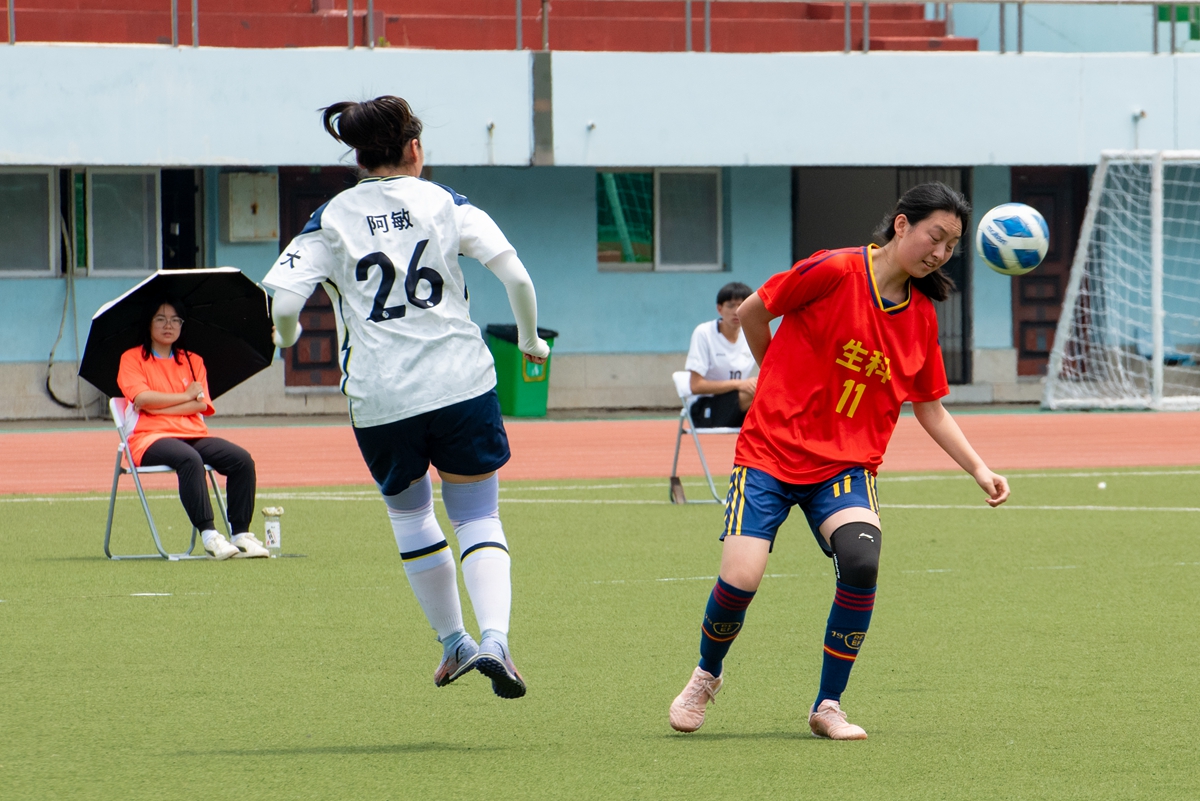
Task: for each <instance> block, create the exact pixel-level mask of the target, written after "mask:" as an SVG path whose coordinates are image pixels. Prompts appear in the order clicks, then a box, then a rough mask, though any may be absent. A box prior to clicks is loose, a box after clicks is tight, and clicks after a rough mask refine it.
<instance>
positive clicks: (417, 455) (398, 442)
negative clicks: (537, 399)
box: [354, 389, 512, 495]
mask: <svg viewBox="0 0 1200 801" xmlns="http://www.w3.org/2000/svg"><path fill="white" fill-rule="evenodd" d="M354 437H355V439H357V440H358V449H359V450H360V451H361V452H362V455H363V459H364V460H365V461H366V463H367V467H368V468H370V470H371V477H372V478H374V479H375V483H376V484H378V485H379V490H380V492H382V493H383V494H384V495H398V494H400V493H401V492H403V491H404V490H406V489H408V486H409V485H410V484H412V483H413V482H414V481H416V480H417V479H419V478H421V476H423V475H425V474H426V473H427V472H429V465H430V463H431V462H432V463H433V466H434V467H436V468H437V469H439V470H445V471H446V472H447V473H456V474H458V475H460V476H477V475H480V474H482V473H490V472H492V471H493V470H498V469H500V468H501V467H502V466H503V465H504V464H505V463H506V462H508V460H509V457H510V456H511V455H512V454H511V453H510V452H509V450H508V435H507V434H506V433H505V432H504V420H503V419H502V418H501V417H500V400H499V399H498V398H497V397H496V390H494V389H491V390H488V391H487V392H485V393H484V394H482V395H479V396H478V397H474V398H471V399H470V400H465V401H460V402H459V403H454V404H451V405H450V406H445V407H443V408H441V409H434V410H433V411H430V412H424V413H422V414H418V415H417V416H416V417H409V418H406V419H404V420H397V421H396V422H394V423H384V424H383V425H381V426H370V427H369V428H356V429H354Z"/></svg>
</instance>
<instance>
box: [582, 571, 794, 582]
mask: <svg viewBox="0 0 1200 801" xmlns="http://www.w3.org/2000/svg"><path fill="white" fill-rule="evenodd" d="M800 577H801V574H800V573H766V574H764V575H763V578H800ZM716 580H717V577H716V576H679V577H672V578H655V579H611V580H608V581H593V582H592V583H593V584H650V583H658V582H664V581H716Z"/></svg>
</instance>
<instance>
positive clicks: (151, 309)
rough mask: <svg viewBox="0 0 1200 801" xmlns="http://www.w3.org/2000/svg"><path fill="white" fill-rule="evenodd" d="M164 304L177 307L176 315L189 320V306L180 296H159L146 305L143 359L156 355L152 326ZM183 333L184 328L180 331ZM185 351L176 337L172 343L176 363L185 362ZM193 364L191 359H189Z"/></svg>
mask: <svg viewBox="0 0 1200 801" xmlns="http://www.w3.org/2000/svg"><path fill="white" fill-rule="evenodd" d="M163 306H170V307H171V308H173V309H175V316H176V317H178V318H179V319H181V320H187V307H185V306H184V305H183V303H182V302H181V301H180V300H179V299H178V298H172V297H166V296H163V297H159V298H158V299H157V300H155V301H153V302H152V303H150V304H149V305H148V306H147V307H146V316H145V322H144V324H143V325H142V360H143V361H148V360H149V359H150V357H151V356H153V355H154V340H153V339H152V338H151V337H150V326H152V325H154V316H155V315H157V314H158V310H159V309H161V308H162V307H163ZM179 333H180V334H182V333H183V331H182V330H180V332H179ZM183 354H184V351H183V349H182V348H180V347H179V340H178V339H176V340H175V341H174V342H172V343H171V356H173V357H174V358H175V363H176V364H183V359H184V356H183ZM188 364H189V365H191V360H190V359H189V360H188Z"/></svg>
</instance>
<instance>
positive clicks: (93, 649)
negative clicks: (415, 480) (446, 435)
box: [0, 469, 1200, 801]
mask: <svg viewBox="0 0 1200 801" xmlns="http://www.w3.org/2000/svg"><path fill="white" fill-rule="evenodd" d="M1147 472H1154V471H1125V473H1124V474H1122V473H1121V472H1120V471H1116V472H1105V473H1104V474H1103V475H1070V474H1045V473H1043V474H1030V475H1020V474H1015V475H1013V476H1012V483H1013V487H1014V495H1013V499H1012V502H1011V504H1010V508H1002V509H999V510H990V509H988V508H986V507H985V506H984V505H983V504H982V493H980V492H979V490H978V489H977V488H975V486H974V484H973V482H971V481H970V480H969V479H967V478H965V477H948V478H945V479H944V480H939V479H937V478H931V477H928V476H920V477H910V479H919V480H905V478H904V477H895V476H886V475H885V476H884V477H881V479H880V481H879V495H880V500H881V502H882V503H883V504H884V548H883V566H882V569H881V573H880V584H879V596H878V602H877V607H876V610H875V617H874V620H873V622H872V626H871V631H870V634H869V635H868V637H867V640H866V643H865V645H864V647H863V650H862V654H861V657H860V658H859V661H858V664H857V665H856V667H855V669H854V674H853V676H852V677H851V683H850V688H849V690H848V692H847V694H846V695H845V696H844V698H843V702H844V705H845V708H846V709H847V710H848V712H849V714H850V719H851V721H853V722H856V723H859V724H860V725H862V726H864V727H865V728H866V729H867V730H868V732H869V733H870V739H869V740H867V741H866V742H852V743H832V742H828V741H819V740H815V739H813V738H812V737H811V736H809V734H808V729H807V724H806V711H807V708H808V706H809V704H810V703H811V702H812V700H813V696H814V694H815V691H816V683H817V678H818V674H819V670H820V654H821V637H822V629H823V625H824V620H825V616H826V614H827V613H828V608H829V603H830V599H831V597H832V590H833V577H832V569H831V564H830V562H829V560H827V559H826V558H825V557H823V556H822V555H821V554H820V552H819V550H818V549H817V547H816V545H815V544H814V543H813V541H812V538H811V535H810V534H809V532H808V530H807V528H806V527H805V526H804V523H803V518H802V516H801V515H799V514H798V513H796V514H794V515H793V517H792V519H791V520H789V521H788V523H786V524H785V525H784V527H783V530H782V531H781V534H780V537H779V541H778V543H777V547H776V549H775V553H774V556H773V557H772V561H771V564H770V566H769V568H768V573H769V577H768V578H766V579H765V580H764V582H763V586H762V588H761V590H760V591H759V593H758V596H757V597H756V599H755V601H754V604H753V605H752V606H751V608H750V610H749V616H748V618H747V624H746V628H745V630H744V633H743V634H742V636H741V637H740V638H739V639H738V641H737V642H736V643H735V645H734V647H733V650H732V651H731V653H730V656H729V658H728V660H727V661H726V663H725V664H726V684H725V687H724V689H723V690H722V692H721V694H720V696H719V697H718V699H717V702H716V704H715V706H713V707H710V713H709V719H708V722H707V723H706V724H705V726H704V728H703V729H701V730H700V731H699V732H698V733H696V734H692V735H681V734H677V733H675V732H673V731H671V729H670V728H669V727H668V725H667V707H668V705H669V704H670V702H671V700H672V698H673V697H674V696H675V694H676V693H678V692H679V690H680V689H681V688H682V687H683V685H684V683H685V682H686V680H687V678H688V675H689V674H690V672H691V669H692V667H693V666H694V665H695V661H696V657H697V644H698V641H699V629H700V620H701V615H702V613H703V610H704V604H705V600H706V598H707V595H708V592H709V590H710V587H711V584H712V578H711V577H713V576H715V573H716V569H717V564H718V559H719V553H720V546H719V543H718V542H717V540H716V533H717V531H718V529H719V527H720V525H721V518H722V510H721V508H720V507H719V506H716V505H709V506H702V505H695V506H687V507H678V506H671V505H669V504H666V503H664V501H665V500H666V497H667V489H666V482H665V480H664V481H657V482H648V481H644V480H630V481H596V482H586V481H564V482H538V483H523V484H522V483H517V482H514V483H510V484H506V485H504V489H503V492H502V496H501V497H502V499H503V501H504V502H503V503H502V505H501V512H502V516H503V519H504V523H505V529H506V532H507V535H508V539H509V543H510V547H511V551H512V554H513V576H514V585H515V590H514V609H513V630H512V639H511V644H512V648H513V653H514V656H515V659H516V661H517V664H518V666H519V667H520V668H521V671H522V672H523V674H524V676H525V678H526V680H527V681H528V684H529V694H528V696H526V697H525V698H524V699H521V700H518V701H503V700H500V699H498V698H496V697H494V696H493V695H492V693H491V689H490V685H489V683H488V682H487V681H486V680H485V679H484V678H483V677H482V676H480V675H478V674H470V675H468V676H466V677H464V678H463V679H461V680H460V681H459V682H457V683H456V684H454V685H452V686H450V687H448V688H444V689H437V688H435V687H434V686H433V681H432V675H433V670H434V668H435V667H436V664H437V661H438V657H439V655H440V648H439V646H438V645H437V643H436V642H435V640H434V635H433V633H432V631H430V629H429V627H428V625H427V624H426V623H425V621H424V618H423V617H422V615H421V613H420V610H419V608H418V607H417V604H416V602H415V600H414V599H413V597H412V595H411V593H410V591H409V589H408V586H407V583H406V580H405V578H404V575H403V572H402V570H401V566H400V561H399V558H398V557H397V554H396V549H395V545H394V543H393V541H392V538H391V533H390V530H389V528H388V525H387V518H386V515H385V514H384V511H383V507H382V505H381V503H380V502H379V501H378V500H377V499H376V498H375V497H374V495H373V493H372V492H371V491H370V490H369V489H368V488H352V489H349V490H347V489H344V488H343V489H338V488H325V489H297V490H290V491H283V490H272V491H264V492H263V493H261V495H260V498H259V505H260V506H265V505H272V504H278V505H282V506H284V507H285V508H286V510H287V511H286V513H285V515H284V518H283V543H284V550H285V552H291V553H301V554H306V557H305V558H290V559H274V560H246V561H230V562H223V563H214V562H207V561H196V562H177V563H167V562H163V561H159V560H156V561H143V562H116V563H114V562H109V561H106V560H105V559H104V558H103V557H102V556H101V551H100V544H101V539H102V533H103V524H104V513H105V507H106V499H96V498H95V497H94V496H78V495H77V496H62V497H61V498H59V499H57V500H55V501H54V502H52V503H51V502H47V501H45V500H30V501H27V502H13V500H14V499H13V498H11V497H8V498H2V497H0V553H2V554H3V557H2V558H0V601H2V602H0V797H2V798H4V799H6V801H12V800H14V799H35V798H36V799H45V798H71V799H92V798H97V799H101V798H102V799H122V801H132V800H134V799H205V800H206V801H218V800H219V799H235V798H236V799H243V798H245V799H276V798H278V799H442V798H445V799H455V798H488V799H509V798H530V799H546V798H569V799H592V798H595V799H638V798H645V799H661V798H671V799H674V798H679V799H684V798H688V799H739V800H740V799H758V798H834V799H839V800H840V799H846V801H850V800H851V799H871V800H872V801H883V800H884V799H887V800H889V801H890V800H891V799H941V798H945V799H992V798H995V799H1021V798H1027V799H1060V798H1077V799H1106V798H1120V799H1138V798H1144V799H1188V798H1196V797H1200V775H1198V774H1197V771H1196V763H1197V752H1196V745H1195V743H1196V741H1197V739H1198V737H1200V720H1198V717H1197V715H1196V714H1195V710H1196V680H1195V672H1194V667H1193V666H1194V665H1195V664H1196V663H1197V659H1198V658H1200V644H1198V643H1200V624H1198V622H1197V614H1196V609H1195V606H1194V604H1195V600H1194V599H1195V594H1196V593H1195V590H1196V587H1197V584H1198V580H1200V537H1198V536H1197V535H1198V534H1200V526H1198V522H1200V512H1198V511H1197V510H1196V509H1195V508H1193V509H1192V510H1191V511H1166V510H1161V509H1160V510H1155V509H1154V508H1155V507H1160V508H1165V509H1176V508H1183V507H1200V492H1197V488H1198V486H1200V471H1197V470H1191V471H1186V470H1178V469H1176V470H1163V471H1161V472H1162V474H1161V475H1147V474H1146V473H1147ZM1131 473H1136V474H1131ZM1098 481H1105V482H1106V484H1107V488H1106V489H1104V490H1100V489H1098V488H1097V482H1098ZM688 490H689V494H690V495H691V496H693V497H702V494H703V493H702V490H701V487H700V485H699V484H697V483H695V482H691V483H689V485H688ZM154 495H155V496H156V499H155V500H154V502H153V503H154V508H155V509H157V510H158V514H159V521H160V524H161V525H162V526H163V527H164V529H165V527H166V526H168V525H171V526H173V528H172V529H171V530H170V531H167V532H166V533H167V534H168V535H169V536H170V538H171V539H172V541H173V542H174V547H176V548H178V546H179V542H180V541H181V540H183V539H184V538H185V536H186V534H185V529H186V522H185V520H184V518H183V515H182V511H181V510H180V507H179V505H178V502H177V501H176V500H174V499H173V498H172V497H171V496H170V494H169V493H162V492H159V493H154ZM88 497H91V499H90V500H89V499H87V498H88ZM898 504H903V505H909V506H912V507H922V506H926V507H927V506H944V507H956V506H965V507H967V508H896V505H898ZM1078 506H1106V507H1120V508H1119V509H1118V510H1115V511H1114V510H1103V509H1087V510H1084V509H1078V508H1076V509H1070V508H1068V509H1053V508H1044V507H1078ZM1020 507H1024V508H1020ZM438 510H439V515H442V509H441V505H440V503H439V504H438ZM140 514H141V513H140V510H139V509H138V507H137V505H136V503H134V502H132V501H131V500H129V499H128V497H127V498H126V499H125V500H123V501H122V502H121V503H120V505H119V507H118V513H117V516H118V520H117V530H116V533H115V534H114V545H115V546H116V547H117V548H118V549H123V550H125V551H127V552H128V551H143V552H144V550H145V549H146V548H147V547H148V545H149V536H148V534H147V533H146V530H145V524H144V521H143V520H142V519H141V517H140ZM443 524H444V517H443ZM258 525H259V532H260V533H261V523H259V524H258ZM141 593H156V594H160V593H161V594H163V595H139V594H141ZM463 597H464V604H467V620H468V626H469V627H470V628H474V626H473V620H472V618H471V615H470V611H469V604H468V603H467V601H466V594H465V592H464V593H463Z"/></svg>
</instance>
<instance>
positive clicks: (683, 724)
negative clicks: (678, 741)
mask: <svg viewBox="0 0 1200 801" xmlns="http://www.w3.org/2000/svg"><path fill="white" fill-rule="evenodd" d="M724 675H725V674H724V673H722V674H721V675H720V676H714V675H713V674H711V673H709V672H708V671H706V670H701V669H700V668H696V669H695V670H693V671H692V678H691V679H690V680H689V681H688V683H687V686H686V687H684V688H683V692H681V693H680V694H679V695H678V696H677V697H676V698H675V700H674V702H672V704H671V715H670V719H671V728H672V729H674V730H675V731H685V732H686V731H695V730H696V729H698V728H700V727H701V726H703V725H704V709H705V707H707V706H708V702H709V701H715V700H716V698H717V693H718V692H720V691H721V685H722V684H724V683H725V679H724Z"/></svg>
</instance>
